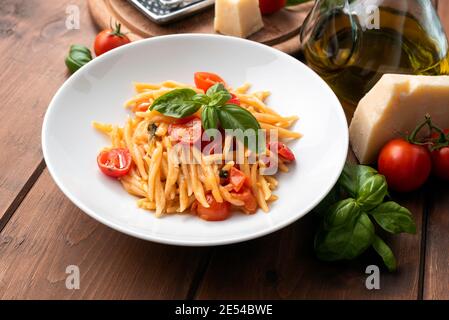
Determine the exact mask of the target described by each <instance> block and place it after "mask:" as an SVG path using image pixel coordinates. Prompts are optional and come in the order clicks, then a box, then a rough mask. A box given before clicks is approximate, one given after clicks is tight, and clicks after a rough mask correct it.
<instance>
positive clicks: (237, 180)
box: [229, 167, 248, 192]
mask: <svg viewBox="0 0 449 320" xmlns="http://www.w3.org/2000/svg"><path fill="white" fill-rule="evenodd" d="M247 180H248V177H247V176H246V175H245V174H244V173H243V172H242V171H240V170H239V169H237V168H235V167H232V168H231V170H230V171H229V182H230V183H231V184H232V186H233V187H234V191H236V192H239V191H240V189H242V187H243V186H244V185H245V184H246V181H247Z"/></svg>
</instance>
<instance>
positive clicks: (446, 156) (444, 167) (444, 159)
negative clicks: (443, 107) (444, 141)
mask: <svg viewBox="0 0 449 320" xmlns="http://www.w3.org/2000/svg"><path fill="white" fill-rule="evenodd" d="M444 133H445V134H446V135H447V134H449V129H446V130H444ZM439 136H440V135H439V134H438V133H434V134H433V135H432V141H434V143H437V142H438V140H437V139H438V138H439ZM432 173H433V175H434V176H436V177H438V178H440V179H443V180H449V147H442V148H439V149H436V150H434V151H432Z"/></svg>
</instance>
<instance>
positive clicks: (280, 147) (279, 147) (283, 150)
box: [269, 141, 295, 161]
mask: <svg viewBox="0 0 449 320" xmlns="http://www.w3.org/2000/svg"><path fill="white" fill-rule="evenodd" d="M269 148H270V150H271V151H273V152H274V153H276V152H277V153H278V154H279V155H280V156H281V157H282V158H283V159H284V160H287V161H295V155H294V154H293V152H292V150H290V148H289V147H287V146H286V145H285V143H282V142H279V141H276V142H270V145H269Z"/></svg>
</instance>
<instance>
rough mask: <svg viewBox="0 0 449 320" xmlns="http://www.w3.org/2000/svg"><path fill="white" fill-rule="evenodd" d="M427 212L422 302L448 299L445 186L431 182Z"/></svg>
mask: <svg viewBox="0 0 449 320" xmlns="http://www.w3.org/2000/svg"><path fill="white" fill-rule="evenodd" d="M429 198H430V204H431V205H430V208H429V210H428V212H427V215H428V216H427V234H426V238H427V241H426V244H427V246H426V258H425V274H424V280H425V282H424V294H423V298H424V299H444V300H447V299H449V273H448V271H449V237H448V230H449V187H448V185H447V183H444V182H436V181H435V182H434V184H433V188H432V189H431V190H430V192H429Z"/></svg>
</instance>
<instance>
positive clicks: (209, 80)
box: [194, 72, 226, 92]
mask: <svg viewBox="0 0 449 320" xmlns="http://www.w3.org/2000/svg"><path fill="white" fill-rule="evenodd" d="M194 80H195V85H196V87H197V88H198V89H202V90H203V91H204V92H206V91H207V90H208V89H209V88H210V87H212V86H213V85H214V84H216V83H223V84H224V85H226V83H225V82H224V80H223V79H222V78H221V77H220V76H219V75H217V74H215V73H210V72H195V76H194Z"/></svg>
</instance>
